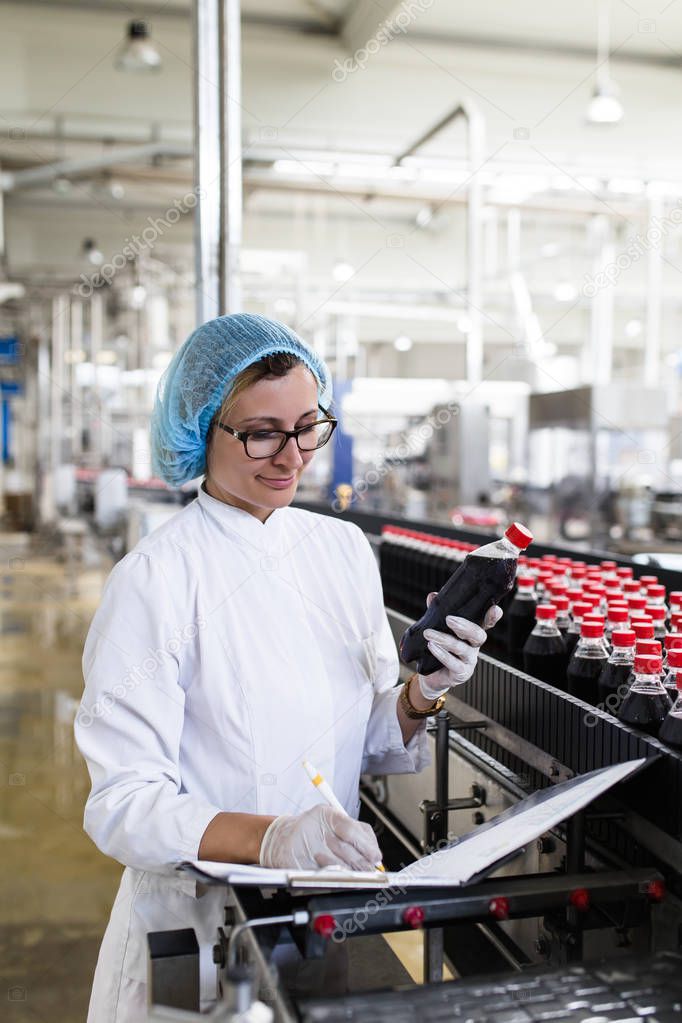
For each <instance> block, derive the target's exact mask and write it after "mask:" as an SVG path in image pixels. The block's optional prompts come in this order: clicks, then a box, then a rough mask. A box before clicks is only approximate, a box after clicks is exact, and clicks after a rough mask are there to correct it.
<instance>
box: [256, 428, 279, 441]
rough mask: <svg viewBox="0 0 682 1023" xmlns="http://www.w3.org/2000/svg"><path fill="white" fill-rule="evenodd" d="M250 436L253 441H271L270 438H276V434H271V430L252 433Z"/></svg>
mask: <svg viewBox="0 0 682 1023" xmlns="http://www.w3.org/2000/svg"><path fill="white" fill-rule="evenodd" d="M250 436H251V437H253V439H254V440H272V438H273V437H276V436H277V434H276V433H272V431H271V430H256V431H254V433H252V434H250Z"/></svg>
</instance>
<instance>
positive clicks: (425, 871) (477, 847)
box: [176, 756, 658, 889]
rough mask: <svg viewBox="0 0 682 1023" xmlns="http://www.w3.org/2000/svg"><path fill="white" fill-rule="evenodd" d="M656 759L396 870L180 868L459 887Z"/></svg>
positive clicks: (238, 880) (570, 787)
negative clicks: (383, 871)
mask: <svg viewBox="0 0 682 1023" xmlns="http://www.w3.org/2000/svg"><path fill="white" fill-rule="evenodd" d="M657 759H658V757H656V756H655V757H649V758H647V757H640V758H639V759H637V760H628V761H626V762H625V763H622V764H613V765H611V766H609V767H602V768H598V769H597V770H595V771H590V772H589V773H588V774H583V775H578V776H577V777H575V778H570V779H569V780H568V781H564V782H560V783H559V784H558V785H555V786H553V787H552V788H548V789H541V790H539V791H538V792H534V793H533V794H532V795H530V796H528V797H527V798H526V799H523V800H521V802H519V803H516V804H515V805H514V806H511V807H509V809H507V810H505V811H504V812H503V813H501V814H498V815H497V817H494V818H493V819H492V820H490V821H488V822H487V823H486V824H482V825H481V826H480V827H478V828H476V829H475V830H474V831H472V832H469V834H467V835H464V836H463V837H462V838H460V839H458V840H457V841H456V842H454V843H452V844H451V845H449V846H446V847H445V848H443V849H439V850H438V851H436V852H434V853H431V854H430V855H428V856H424V857H422V858H421V859H419V860H415V862H414V863H410V864H409V865H408V866H407V867H404V868H403V869H402V870H398V871H386V872H385V873H382V872H381V871H366V872H365V871H347V870H345V869H343V868H339V867H323V868H321V869H320V870H312V871H311V870H284V869H272V868H270V867H259V866H257V865H253V864H240V863H214V862H210V861H205V860H192V861H184V862H182V863H180V864H178V865H177V868H176V869H178V870H181V871H186V872H188V873H191V874H192V875H193V876H194V877H195V878H197V879H198V880H200V881H202V883H204V884H234V885H254V886H259V887H274V888H292V889H295V888H324V889H335V888H340V889H370V888H373V889H377V888H391V887H394V886H395V887H400V888H436V887H439V888H442V887H460V886H462V885H467V884H473V883H474V882H476V881H480V880H482V879H483V878H485V877H487V876H489V875H490V874H491V873H492V872H493V871H494V870H496V869H497V868H498V867H499V866H501V865H502V864H503V863H505V862H507V861H508V860H509V859H512V858H513V857H515V856H516V855H519V853H520V852H521V851H522V849H523V848H524V847H526V846H528V845H529V844H530V843H531V842H533V841H535V840H536V839H537V838H539V837H540V836H541V835H543V834H544V833H545V832H547V831H550V830H551V829H552V828H554V827H556V826H557V825H558V824H560V823H561V822H562V821H564V820H566V819H567V818H569V817H572V816H573V814H575V813H578V812H579V811H580V810H582V809H584V808H585V807H586V806H587V805H588V804H589V803H591V802H592V801H593V800H594V799H596V798H597V797H598V796H601V795H603V794H604V793H605V792H607V791H608V790H609V789H610V788H612V787H613V786H614V785H617V784H618V783H619V782H621V781H625V780H626V779H627V778H630V777H631V776H632V775H634V774H636V773H637V772H638V771H640V770H642V769H643V768H644V767H646V766H648V765H649V764H651V763H653V761H654V760H657Z"/></svg>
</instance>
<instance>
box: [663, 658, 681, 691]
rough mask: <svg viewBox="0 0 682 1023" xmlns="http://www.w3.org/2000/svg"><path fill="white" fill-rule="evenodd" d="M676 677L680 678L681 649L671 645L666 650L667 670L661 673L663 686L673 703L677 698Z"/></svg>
mask: <svg viewBox="0 0 682 1023" xmlns="http://www.w3.org/2000/svg"><path fill="white" fill-rule="evenodd" d="M678 679H682V650H681V649H680V648H679V647H673V649H672V650H668V670H667V671H666V672H664V674H663V687H664V689H665V691H666V693H667V694H668V696H669V697H670V699H671V700H672V701H673V703H674V702H675V700H676V699H677V689H678V685H677V682H678Z"/></svg>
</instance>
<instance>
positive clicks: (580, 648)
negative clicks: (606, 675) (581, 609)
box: [566, 621, 609, 704]
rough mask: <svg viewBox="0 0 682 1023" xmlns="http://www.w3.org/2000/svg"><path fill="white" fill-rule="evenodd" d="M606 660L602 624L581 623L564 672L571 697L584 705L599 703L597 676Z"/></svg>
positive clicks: (607, 656)
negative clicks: (577, 638) (576, 698)
mask: <svg viewBox="0 0 682 1023" xmlns="http://www.w3.org/2000/svg"><path fill="white" fill-rule="evenodd" d="M608 658H609V655H608V653H607V650H606V647H605V646H604V626H603V624H602V623H601V622H588V621H583V624H582V627H581V629H580V639H579V640H578V643H577V646H576V648H575V650H574V651H573V653H572V654H571V659H570V661H569V662H568V668H567V670H566V684H567V689H568V692H569V693H570V694H571V696H577V697H578V699H579V700H584V701H585V702H586V703H595V704H596V703H598V702H599V687H598V683H599V676H600V675H601V673H602V669H603V667H604V665H605V664H606V662H607V661H608Z"/></svg>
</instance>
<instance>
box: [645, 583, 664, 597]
mask: <svg viewBox="0 0 682 1023" xmlns="http://www.w3.org/2000/svg"><path fill="white" fill-rule="evenodd" d="M646 595H647V597H648V598H649V600H651V598H652V597H663V599H665V586H661V584H660V583H652V584H651V586H647V588H646Z"/></svg>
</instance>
